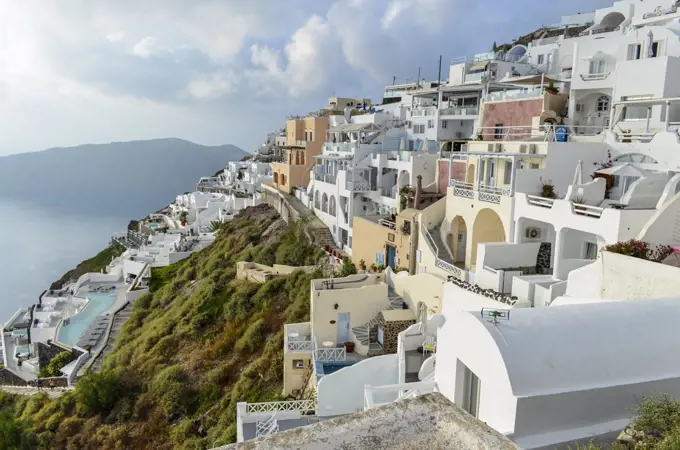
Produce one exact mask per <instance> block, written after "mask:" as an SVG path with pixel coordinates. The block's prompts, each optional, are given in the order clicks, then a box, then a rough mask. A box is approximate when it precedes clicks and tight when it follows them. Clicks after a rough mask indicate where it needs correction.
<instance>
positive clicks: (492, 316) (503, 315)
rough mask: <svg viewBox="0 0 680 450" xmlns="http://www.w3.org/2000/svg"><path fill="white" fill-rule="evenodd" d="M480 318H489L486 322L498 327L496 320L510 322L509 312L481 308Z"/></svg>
mask: <svg viewBox="0 0 680 450" xmlns="http://www.w3.org/2000/svg"><path fill="white" fill-rule="evenodd" d="M481 315H482V317H485V318H487V317H488V318H489V320H487V322H489V323H492V324H494V325H498V320H499V319H500V320H510V310H507V309H490V308H482V311H481Z"/></svg>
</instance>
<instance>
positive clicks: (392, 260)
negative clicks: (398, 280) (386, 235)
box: [387, 245, 397, 269]
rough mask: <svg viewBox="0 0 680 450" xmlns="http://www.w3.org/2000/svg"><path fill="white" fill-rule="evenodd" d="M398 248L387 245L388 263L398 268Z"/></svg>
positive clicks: (393, 267)
mask: <svg viewBox="0 0 680 450" xmlns="http://www.w3.org/2000/svg"><path fill="white" fill-rule="evenodd" d="M396 259H397V249H396V247H392V246H391V245H388V246H387V265H388V266H390V267H391V268H392V269H396V268H397V266H396Z"/></svg>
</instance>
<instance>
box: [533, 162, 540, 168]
mask: <svg viewBox="0 0 680 450" xmlns="http://www.w3.org/2000/svg"><path fill="white" fill-rule="evenodd" d="M531 168H532V169H538V168H539V164H538V163H531Z"/></svg>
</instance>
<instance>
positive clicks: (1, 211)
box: [0, 198, 130, 322]
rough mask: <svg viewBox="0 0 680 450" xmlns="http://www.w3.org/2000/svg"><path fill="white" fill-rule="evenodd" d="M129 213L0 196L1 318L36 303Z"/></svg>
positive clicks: (101, 245) (92, 252)
mask: <svg viewBox="0 0 680 450" xmlns="http://www.w3.org/2000/svg"><path fill="white" fill-rule="evenodd" d="M129 219H130V218H129V217H128V218H123V217H110V216H107V215H106V214H104V213H102V214H99V215H97V214H94V215H93V214H92V213H87V214H85V213H78V212H73V211H69V210H61V209H58V208H46V207H42V206H36V205H31V204H28V203H19V202H16V201H14V200H6V199H2V198H0V286H1V288H0V322H4V321H6V320H8V319H9V318H10V317H11V316H12V314H14V312H15V311H16V309H17V308H20V307H24V306H30V305H32V304H34V303H36V302H37V301H38V296H39V295H40V293H41V292H42V291H43V290H44V289H47V288H48V287H49V285H50V284H51V283H52V282H54V281H55V280H58V279H59V278H60V277H61V276H62V275H63V274H64V272H66V271H68V270H69V269H72V268H73V267H75V266H76V265H77V264H78V263H79V262H80V261H82V260H83V259H87V258H89V257H91V256H94V255H95V254H97V253H98V252H99V251H100V250H102V249H103V248H104V247H106V245H107V244H108V242H109V239H110V237H111V234H112V233H114V232H116V231H122V230H125V228H126V227H127V224H128V221H129Z"/></svg>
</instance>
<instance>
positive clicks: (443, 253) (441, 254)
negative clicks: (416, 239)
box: [427, 228, 455, 265]
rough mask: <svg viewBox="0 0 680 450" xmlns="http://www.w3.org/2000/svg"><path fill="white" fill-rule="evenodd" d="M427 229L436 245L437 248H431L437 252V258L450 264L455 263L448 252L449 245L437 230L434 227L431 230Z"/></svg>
mask: <svg viewBox="0 0 680 450" xmlns="http://www.w3.org/2000/svg"><path fill="white" fill-rule="evenodd" d="M427 231H428V233H429V234H430V237H431V238H432V241H433V242H434V245H436V246H437V248H435V249H433V250H435V251H436V253H437V258H439V259H441V260H442V261H446V262H447V263H449V264H451V265H455V261H454V260H453V257H452V256H451V253H450V252H449V247H448V245H447V244H446V242H444V241H443V240H442V238H441V235H440V233H439V230H438V229H436V228H435V229H433V230H427Z"/></svg>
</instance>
